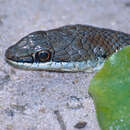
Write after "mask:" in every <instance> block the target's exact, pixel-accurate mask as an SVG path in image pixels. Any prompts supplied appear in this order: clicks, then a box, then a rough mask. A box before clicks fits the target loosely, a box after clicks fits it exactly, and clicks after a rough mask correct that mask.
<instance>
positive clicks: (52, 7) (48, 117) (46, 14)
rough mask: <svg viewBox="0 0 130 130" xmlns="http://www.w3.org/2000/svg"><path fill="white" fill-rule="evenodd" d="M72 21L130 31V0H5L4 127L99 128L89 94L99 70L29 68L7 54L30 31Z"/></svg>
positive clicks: (0, 65)
mask: <svg viewBox="0 0 130 130" xmlns="http://www.w3.org/2000/svg"><path fill="white" fill-rule="evenodd" d="M68 24H86V25H94V26H98V27H104V28H110V29H114V30H119V31H123V32H126V33H130V0H0V57H1V58H0V130H76V129H78V126H77V124H78V123H79V124H80V125H79V126H80V127H83V128H82V129H83V130H99V126H98V123H97V120H96V114H95V108H94V105H93V101H92V99H91V97H90V96H89V94H88V86H89V81H90V80H91V78H92V76H93V75H94V73H92V74H86V73H74V74H71V73H65V74H64V73H54V72H52V73H49V72H34V71H33V72H32V71H23V70H17V69H14V68H12V67H10V66H9V65H8V64H7V63H6V62H5V60H4V53H5V50H6V49H7V48H8V47H9V46H11V45H13V44H14V43H16V42H17V41H18V40H19V39H21V38H22V37H23V36H25V35H27V34H28V33H30V32H33V31H37V30H48V29H53V28H56V27H60V26H64V25H68ZM81 122H82V123H83V124H84V125H83V126H82V125H81Z"/></svg>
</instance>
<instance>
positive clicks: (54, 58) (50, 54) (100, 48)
mask: <svg viewBox="0 0 130 130" xmlns="http://www.w3.org/2000/svg"><path fill="white" fill-rule="evenodd" d="M127 45H130V34H127V33H123V32H119V31H114V30H111V29H105V28H98V27H93V26H88V25H80V24H76V25H67V26H63V27H59V28H56V29H52V30H47V31H36V32H33V33H30V34H28V35H27V36H25V37H23V38H22V39H21V40H20V41H18V42H17V43H16V44H15V45H13V46H11V47H9V48H8V49H7V50H6V53H5V57H6V61H7V62H8V63H9V64H11V65H13V66H15V67H18V68H23V69H32V70H48V71H71V72H73V71H75V72H76V71H85V72H93V71H97V70H99V69H100V68H101V67H102V65H103V63H104V61H105V59H106V58H108V57H109V56H110V55H111V54H113V53H114V52H116V51H118V50H120V49H122V48H123V47H125V46H127Z"/></svg>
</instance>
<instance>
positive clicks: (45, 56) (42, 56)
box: [39, 52, 48, 59]
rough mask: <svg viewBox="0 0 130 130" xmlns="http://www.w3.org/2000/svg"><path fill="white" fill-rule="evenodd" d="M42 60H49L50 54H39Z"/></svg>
mask: <svg viewBox="0 0 130 130" xmlns="http://www.w3.org/2000/svg"><path fill="white" fill-rule="evenodd" d="M39 58H40V59H48V53H47V52H41V53H40V54H39Z"/></svg>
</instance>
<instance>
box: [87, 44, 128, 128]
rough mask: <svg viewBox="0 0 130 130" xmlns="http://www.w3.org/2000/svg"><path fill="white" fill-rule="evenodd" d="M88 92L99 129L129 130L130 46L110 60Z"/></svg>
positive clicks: (96, 76)
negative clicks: (92, 101) (93, 105)
mask: <svg viewBox="0 0 130 130" xmlns="http://www.w3.org/2000/svg"><path fill="white" fill-rule="evenodd" d="M89 93H90V94H91V96H92V98H93V100H94V104H95V107H96V112H97V118H98V121H99V125H100V127H101V129H102V130H130V46H127V47H125V48H123V49H122V50H120V51H118V52H117V53H114V54H113V55H112V56H111V57H109V59H108V60H107V61H106V62H105V64H104V66H103V68H102V69H101V70H100V71H99V72H97V73H96V75H95V76H94V78H93V79H92V80H91V83H90V87H89Z"/></svg>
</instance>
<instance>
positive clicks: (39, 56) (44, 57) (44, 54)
mask: <svg viewBox="0 0 130 130" xmlns="http://www.w3.org/2000/svg"><path fill="white" fill-rule="evenodd" d="M50 57H51V53H50V52H49V51H39V52H37V53H36V55H35V58H36V61H41V62H46V61H49V60H50Z"/></svg>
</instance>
